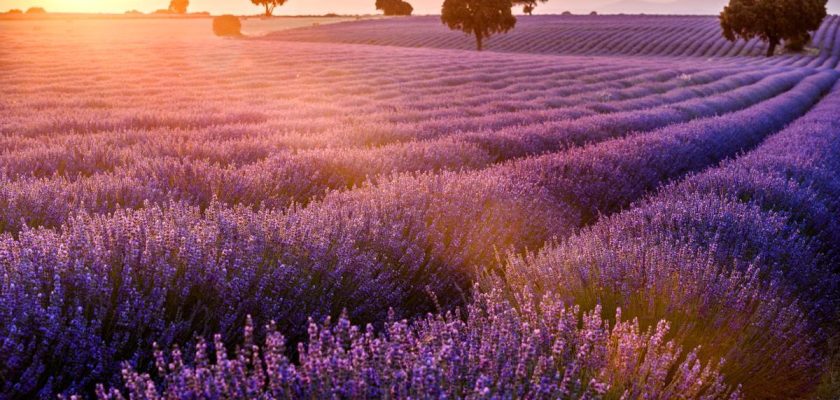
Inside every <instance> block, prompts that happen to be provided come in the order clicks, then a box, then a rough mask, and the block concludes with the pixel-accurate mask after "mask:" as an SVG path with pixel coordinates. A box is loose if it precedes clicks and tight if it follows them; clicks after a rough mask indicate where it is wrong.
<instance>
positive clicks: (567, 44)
mask: <svg viewBox="0 0 840 400" xmlns="http://www.w3.org/2000/svg"><path fill="white" fill-rule="evenodd" d="M838 37H840V16H829V17H827V18H826V19H825V22H823V25H822V27H821V28H820V29H819V30H818V31H817V32H816V33H815V35H814V39H813V42H812V44H811V46H810V47H811V49H810V50H809V51H806V52H804V53H799V54H790V55H786V56H784V57H777V58H773V59H769V60H768V59H765V58H762V57H758V56H761V55H763V54H764V52H766V45H765V44H763V43H762V42H760V41H759V40H757V39H753V40H750V41H749V42H744V41H738V42H729V41H727V40H726V39H724V38H723V37H722V36H721V34H720V21H719V20H718V18H716V17H707V16H655V15H642V16H630V15H628V16H623V15H618V16H616V15H603V16H557V15H555V16H525V17H521V18H519V19H518V21H517V24H516V29H514V30H512V31H511V32H509V33H506V34H500V35H497V36H493V37H491V38H490V39H489V40H488V42H487V49H488V50H491V51H504V52H519V53H538V54H564V55H598V56H634V57H635V56H646V57H652V56H653V57H703V58H706V59H716V60H727V59H730V58H731V57H738V60H737V62H739V63H748V64H773V65H797V66H809V67H815V68H816V67H824V68H837V67H838V63H840V39H838ZM265 38H266V39H270V40H284V41H302V42H329V43H353V44H369V45H385V46H401V47H424V48H444V49H458V50H471V49H473V48H474V47H475V44H474V43H473V40H472V39H471V38H470V37H467V36H466V35H464V34H463V33H461V32H453V31H450V30H449V29H448V28H446V27H445V26H444V25H442V24H441V23H440V18H439V17H434V16H428V17H411V18H407V19H406V18H398V19H383V20H369V21H361V22H345V23H339V24H333V25H325V26H317V27H306V28H298V29H293V30H288V31H282V32H276V33H272V34H269V35H267V36H266V37H265Z"/></svg>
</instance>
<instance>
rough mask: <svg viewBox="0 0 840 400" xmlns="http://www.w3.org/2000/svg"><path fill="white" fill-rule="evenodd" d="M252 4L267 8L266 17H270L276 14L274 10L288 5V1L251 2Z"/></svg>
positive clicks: (258, 0) (265, 0)
mask: <svg viewBox="0 0 840 400" xmlns="http://www.w3.org/2000/svg"><path fill="white" fill-rule="evenodd" d="M251 3H254V5H257V6H263V7H265V16H266V17H270V16H272V15H273V14H274V9H275V8H276V7H277V6H282V5H283V4H286V0H251Z"/></svg>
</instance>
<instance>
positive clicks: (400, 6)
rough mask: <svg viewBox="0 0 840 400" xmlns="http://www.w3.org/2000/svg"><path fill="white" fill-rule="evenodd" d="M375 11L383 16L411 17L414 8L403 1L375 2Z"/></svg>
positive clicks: (379, 0)
mask: <svg viewBox="0 0 840 400" xmlns="http://www.w3.org/2000/svg"><path fill="white" fill-rule="evenodd" d="M376 9H377V10H382V12H384V13H385V15H411V13H412V12H414V7H412V6H411V4H409V3H408V2H406V1H403V0H376Z"/></svg>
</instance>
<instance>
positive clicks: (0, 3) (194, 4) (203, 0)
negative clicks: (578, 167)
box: [0, 0, 840, 14]
mask: <svg viewBox="0 0 840 400" xmlns="http://www.w3.org/2000/svg"><path fill="white" fill-rule="evenodd" d="M374 1H375V0H289V1H288V3H287V4H286V5H284V6H282V7H279V8H278V11H277V14H324V13H328V12H335V13H347V14H366V13H375V11H376V10H375V9H374V7H373V4H374ZM727 1H728V0H550V1H549V2H548V3H547V4H541V5H540V6H539V7H538V8H537V11H538V12H542V13H559V12H563V11H566V10H569V11H572V12H578V13H583V12H586V13H588V12H589V11H592V10H597V11H599V12H602V13H616V12H627V13H633V12H636V13H638V12H644V13H663V14H668V13H671V14H716V13H717V12H719V11H720V9H721V8H722V7H723V5H724V4H726V3H727ZM441 2H442V0H411V1H410V3H412V4H413V5H414V9H415V13H416V14H436V13H439V12H440V4H441ZM190 3H191V4H190V10H191V11H210V12H212V13H214V14H219V13H236V14H253V13H257V12H258V11H259V9H258V8H257V7H255V6H253V5H252V4H251V2H250V1H249V0H192V1H191V2H190ZM168 4H169V0H0V10H5V9H10V8H23V9H25V8H28V7H32V6H41V7H45V8H46V9H47V10H48V11H55V12H102V13H122V12H124V11H126V10H131V9H137V10H141V11H146V12H148V11H153V10H156V9H159V8H166V6H167V5H168ZM829 12H831V13H832V14H837V13H840V0H829Z"/></svg>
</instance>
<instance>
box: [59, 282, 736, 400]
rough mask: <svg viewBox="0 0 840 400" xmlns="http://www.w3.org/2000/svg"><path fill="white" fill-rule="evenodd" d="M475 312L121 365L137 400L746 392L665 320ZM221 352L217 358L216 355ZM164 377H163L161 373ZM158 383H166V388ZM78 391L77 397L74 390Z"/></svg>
mask: <svg viewBox="0 0 840 400" xmlns="http://www.w3.org/2000/svg"><path fill="white" fill-rule="evenodd" d="M465 311H466V315H465V317H466V319H463V318H462V316H461V314H460V313H455V314H451V313H447V314H439V315H434V316H432V315H429V316H428V317H426V318H423V319H420V320H418V321H415V322H413V323H408V322H407V321H404V320H403V321H389V322H387V323H386V324H385V327H384V328H383V329H382V332H381V333H377V332H376V331H375V330H374V328H373V326H371V325H367V326H366V327H365V328H361V327H358V326H352V325H351V324H350V321H349V320H348V319H347V318H346V317H345V316H342V317H341V318H339V319H338V321H337V322H336V323H335V324H331V323H330V320H329V319H327V321H326V322H325V323H324V324H316V323H315V322H313V321H310V323H309V328H308V340H307V341H306V342H304V343H299V344H298V348H297V351H298V354H299V359H300V362H299V363H293V362H292V361H291V360H289V358H288V355H287V349H286V343H287V340H286V338H285V337H283V335H282V334H281V333H280V332H278V331H277V330H276V326H275V325H274V323H272V324H270V325H269V326H267V327H266V328H265V330H266V331H267V332H268V334H267V337H266V339H265V341H264V343H265V344H264V346H263V347H262V348H261V347H260V346H258V345H256V339H255V335H254V326H253V322H252V320H251V318H250V317H249V318H248V319H247V321H246V324H245V331H244V335H243V336H244V344H243V346H241V347H237V350H236V352H235V353H234V357H232V358H228V357H227V354H226V351H225V345H224V343H223V342H222V337H221V335H216V336H215V337H214V338H213V341H212V344H209V343H207V342H206V341H204V340H203V339H199V341H198V343H197V344H196V346H195V353H194V361H193V362H192V363H187V362H186V361H185V360H187V359H189V358H188V356H192V355H193V354H186V355H185V354H183V353H182V351H181V350H179V349H177V348H176V349H174V350H173V352H172V353H171V356H168V357H167V356H166V355H165V354H164V352H163V351H160V350H156V351H155V365H156V367H157V371H156V373H154V374H153V375H150V374H149V373H143V372H138V371H137V370H136V369H135V368H133V367H132V366H131V364H128V363H126V365H125V367H124V370H123V372H122V376H123V380H124V386H122V385H121V386H120V387H119V388H123V387H124V388H125V392H126V393H127V395H128V398H135V399H140V398H142V399H148V400H159V399H160V400H162V399H170V398H181V399H184V398H261V399H289V398H327V397H340V398H346V399H380V398H391V397H394V398H428V397H436V398H444V397H445V398H496V397H500V398H563V399H586V398H601V397H606V398H618V397H623V398H658V399H676V398H679V399H727V398H728V399H729V400H735V399H739V398H741V393H740V392H739V391H738V388H737V387H732V386H728V385H727V384H725V383H724V377H723V375H722V374H721V373H720V371H719V369H720V364H714V363H712V362H704V361H703V360H701V359H699V357H698V356H697V350H696V349H695V350H694V351H690V352H686V351H685V349H682V348H680V347H679V345H678V344H677V343H675V342H674V341H673V340H668V339H667V337H668V335H669V333H670V325H669V324H668V322H666V321H660V322H659V323H658V324H657V325H656V328H655V329H647V330H643V329H642V328H640V324H639V322H638V320H631V321H625V320H622V317H621V312H620V311H617V312H616V315H615V318H614V320H613V321H614V322H610V321H609V320H606V319H602V316H601V309H600V307H596V308H595V309H593V310H592V311H588V312H583V313H582V312H581V310H580V308H579V307H566V306H564V305H563V304H562V303H559V302H556V301H553V300H551V299H550V298H548V299H547V300H546V301H543V302H542V303H540V304H539V305H537V304H535V303H534V302H533V299H530V298H518V299H517V302H516V306H514V304H513V303H512V302H510V301H507V300H505V298H504V297H503V296H501V295H500V293H499V292H491V293H488V294H480V293H478V294H476V298H475V300H474V301H473V302H472V303H471V304H470V305H469V307H468V308H467V309H466V310H465ZM213 353H215V357H214V358H215V361H211V355H212V354H213ZM155 378H157V379H155ZM156 382H162V384H161V385H160V386H158V385H157V384H156ZM119 388H107V389H106V387H105V386H104V385H100V386H99V387H98V388H97V390H96V394H97V398H98V399H100V400H123V399H125V398H126V395H125V394H123V392H121V391H120V390H119ZM71 398H72V399H74V400H76V399H80V398H79V397H72V396H71Z"/></svg>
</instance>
